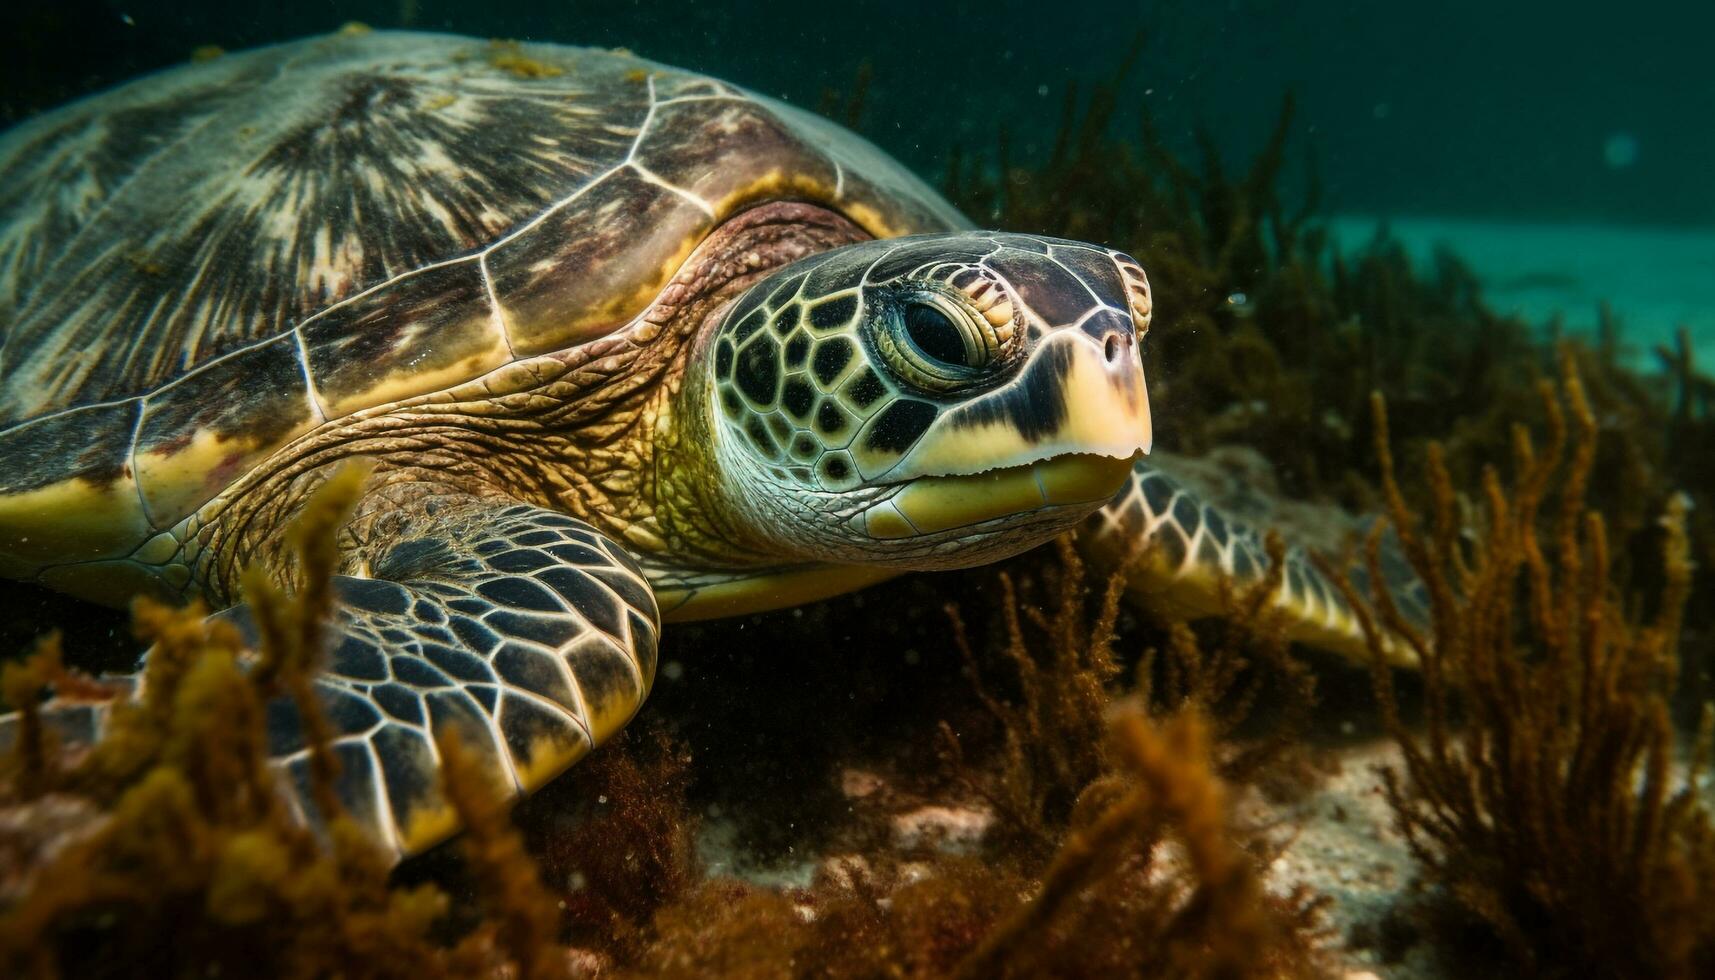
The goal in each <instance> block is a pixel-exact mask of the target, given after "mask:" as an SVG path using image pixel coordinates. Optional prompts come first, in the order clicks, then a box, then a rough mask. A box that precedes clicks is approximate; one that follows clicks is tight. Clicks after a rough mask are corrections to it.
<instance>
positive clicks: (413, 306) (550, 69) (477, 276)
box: [0, 32, 963, 576]
mask: <svg viewBox="0 0 1715 980" xmlns="http://www.w3.org/2000/svg"><path fill="white" fill-rule="evenodd" d="M0 187H3V188H5V190H0V228H3V229H4V230H3V231H0V324H3V325H0V330H3V331H4V333H3V334H0V573H4V574H9V575H13V576H19V575H30V574H36V573H39V572H40V571H41V570H42V569H44V568H47V567H49V566H52V565H56V564H60V563H64V562H91V561H97V562H99V561H106V560H115V559H124V558H126V557H128V556H131V555H133V553H135V552H138V551H139V549H144V550H147V549H148V548H150V547H153V545H152V544H146V543H147V542H152V541H154V540H155V539H156V538H157V537H158V535H159V533H160V532H162V531H164V530H165V529H167V528H170V527H172V526H173V525H174V524H176V523H177V522H178V521H180V520H181V519H183V518H184V517H186V516H187V515H189V514H190V513H192V512H194V511H195V510H196V509H197V508H198V507H200V506H201V505H202V504H203V503H205V502H207V501H208V500H210V499H211V498H213V497H214V496H215V495H217V494H218V493H219V492H220V490H221V489H223V488H224V487H225V486H226V485H228V484H230V483H231V482H232V481H233V480H234V479H236V478H237V477H238V476H240V475H242V474H243V473H244V472H246V471H247V470H249V469H250V468H251V467H253V466H254V465H255V464H256V463H257V462H259V461H260V460H262V459H264V458H266V457H267V456H269V455H271V454H272V453H274V452H276V451H278V450H279V449H280V448H281V447H283V446H285V445H286V444H288V443H290V442H291V441H292V440H294V439H296V438H298V437H300V436H301V435H303V434H305V433H307V432H309V431H310V430H312V429H314V428H315V427H317V426H319V425H322V424H324V423H326V422H328V421H329V420H332V419H337V418H339V417H342V416H344V415H347V414H350V413H351V412H355V411H360V410H363V409H367V408H372V407H375V406H378V405H384V404H387V403H390V402H393V401H397V400H399V399H402V398H408V397H412V396H415V395H420V394H424V393H427V392H431V391H436V390H441V389H445V388H447V387H451V386H453V385H456V384H459V383H461V382H465V381H469V380H471V379H474V378H477V377H480V376H482V375H483V374H485V373H487V372H488V371H491V370H494V369H496V368H498V367H500V366H503V365H504V364H506V363H507V362H509V361H511V360H514V359H517V358H519V357H525V356H530V355H534V354H540V353H545V352H548V351H554V350H561V349H565V348H568V347H572V346H576V345H578V344H581V343H584V342H587V341H589V340H591V339H594V338H596V337H599V336H603V335H605V334H606V333H608V332H611V331H612V330H613V329H615V328H616V327H618V326H621V325H623V324H625V323H627V322H630V320H631V319H633V318H634V317H635V316H636V314H637V313H639V312H640V311H641V310H642V309H643V308H644V307H645V306H646V305H647V303H648V302H649V301H650V300H651V299H652V298H653V297H654V296H655V295H656V294H657V293H658V292H659V290H660V288H661V287H663V286H664V285H665V284H666V282H667V281H668V279H670V277H671V276H672V274H673V273H674V272H675V271H676V270H677V269H678V267H679V266H680V264H682V262H683V260H684V258H685V257H686V256H687V255H688V254H689V253H690V251H691V250H692V249H693V248H695V246H696V244H697V243H698V242H699V241H701V239H702V238H703V237H704V236H706V235H707V233H708V231H709V230H710V229H711V228H713V227H714V226H715V225H716V224H718V223H719V222H720V221H722V220H724V219H725V218H726V217H728V216H730V215H731V214H733V213H736V212H738V211H740V210H743V209H744V208H746V207H749V206H751V205H753V204H755V203H758V202H759V201H762V200H767V199H778V198H781V197H790V198H793V199H807V200H813V201H818V202H824V203H826V204H828V205H830V206H832V207H835V208H838V209H841V210H843V211H844V212H845V213H847V214H848V216H850V217H852V218H853V220H854V221H857V222H858V223H859V224H860V225H862V226H863V227H865V228H866V229H868V230H869V231H870V232H871V233H872V234H876V235H878V236H881V235H896V234H907V233H912V232H917V231H930V230H938V229H942V228H946V227H951V226H956V225H959V224H962V223H963V219H962V218H960V217H959V216H958V214H957V212H956V211H954V210H953V209H952V208H951V207H950V206H948V205H947V204H946V203H945V202H944V201H942V200H941V199H940V198H939V196H937V195H936V194H935V193H934V192H933V191H932V190H930V189H929V188H928V187H926V186H924V185H922V184H921V183H920V182H917V181H916V180H915V178H913V177H911V176H910V175H909V173H908V172H906V171H905V170H904V169H903V168H901V167H899V165H898V164H896V163H894V162H892V161H891V160H889V159H887V158H886V157H885V156H884V155H883V154H881V153H880V152H879V151H876V150H874V148H872V147H869V146H868V144H866V143H863V142H862V141H861V140H859V139H857V138H856V137H855V136H851V135H850V134H847V133H844V132H843V131H841V130H838V129H837V127H833V126H832V125H831V124H827V123H824V122H821V121H820V120H817V119H815V118H814V117H812V116H809V115H808V114H806V113H802V112H800V111H798V110H794V109H791V108H789V107H785V106H783V105H781V104H779V103H776V102H773V101H772V100H767V99H763V98H758V97H754V96H751V95H750V94H748V93H745V92H743V91H742V90H740V89H737V88H734V87H732V86H729V85H726V84H724V83H721V82H718V81H715V80H712V79H708V78H704V77H701V76H697V75H694V74H688V73H684V72H680V71H677V70H674V69H670V68H666V67H663V66H660V65H656V64H653V63H650V62H647V61H643V60H641V59H637V58H635V57H632V56H630V55H627V54H623V53H615V52H608V51H602V50H595V49H583V48H568V47H563V46H558V45H523V46H511V47H503V48H499V49H497V48H495V47H492V46H490V45H489V44H487V43H485V42H482V41H476V40H472V39H468V38H462V37H454V36H447V35H428V34H413V33H388V32H374V33H370V34H366V35H362V36H334V37H325V38H316V39H310V40H306V41H300V42H293V43H289V44H284V45H278V46H275V47H271V48H264V49H260V50H257V51H253V52H249V53H244V54H238V55H229V56H226V57H223V58H220V59H218V60H216V61H214V62H212V63H208V64H200V65H190V66H185V67H182V68H178V69H174V70H171V71H168V72H165V73H162V74H160V75H156V76H153V77H150V78H145V79H142V80H139V81H137V82H133V83H131V84H129V85H126V86H123V87H121V88H119V89H116V90H114V91H112V92H109V93H106V94H104V95H99V96H96V97H93V98H91V99H88V100H85V101H83V102H80V103H77V104H75V105H72V106H69V107H66V108H64V109H61V110H58V111H56V112H53V113H50V114H47V115H45V116H43V117H41V118H39V119H37V120H34V121H32V122H31V123H29V124H27V125H26V126H23V127H20V128H19V129H17V130H15V131H14V132H12V133H10V134H7V135H6V136H5V137H4V138H0Z"/></svg>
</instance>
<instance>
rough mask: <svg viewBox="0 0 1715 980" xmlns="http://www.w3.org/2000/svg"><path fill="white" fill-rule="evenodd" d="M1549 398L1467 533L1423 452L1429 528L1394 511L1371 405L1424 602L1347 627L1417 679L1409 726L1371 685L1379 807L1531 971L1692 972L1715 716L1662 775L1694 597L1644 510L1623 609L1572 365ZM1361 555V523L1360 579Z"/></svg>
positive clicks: (1701, 942) (1707, 875)
mask: <svg viewBox="0 0 1715 980" xmlns="http://www.w3.org/2000/svg"><path fill="white" fill-rule="evenodd" d="M1561 388H1562V393H1561V394H1562V395H1563V399H1562V397H1561V395H1557V393H1556V392H1555V390H1554V389H1553V388H1552V387H1550V386H1549V385H1547V384H1546V383H1545V384H1544V385H1543V386H1542V388H1541V397H1542V400H1543V403H1544V410H1545V413H1546V415H1547V418H1548V420H1549V434H1548V444H1547V447H1546V448H1545V449H1541V450H1539V449H1538V448H1536V446H1535V445H1534V443H1533V441H1532V440H1531V438H1530V436H1529V435H1528V433H1527V431H1526V430H1525V429H1524V428H1523V427H1522V426H1521V427H1519V428H1518V429H1516V430H1515V435H1514V452H1513V457H1512V468H1513V478H1512V482H1511V485H1510V486H1508V485H1506V484H1503V482H1502V480H1501V478H1500V477H1499V476H1498V475H1497V471H1496V469H1494V468H1491V469H1489V470H1488V471H1486V472H1485V474H1484V478H1483V488H1482V490H1483V492H1482V499H1483V501H1484V503H1483V507H1482V509H1481V512H1480V514H1479V515H1477V516H1476V518H1475V527H1474V528H1473V527H1471V525H1470V524H1467V523H1465V519H1464V518H1462V517H1461V516H1460V515H1459V513H1458V500H1457V499H1456V497H1455V493H1454V490H1453V482H1452V480H1451V477H1450V476H1449V474H1448V471H1447V467H1446V462H1445V459H1444V458H1443V456H1442V454H1441V453H1440V452H1439V451H1438V450H1436V448H1435V447H1431V452H1430V453H1429V455H1428V458H1427V464H1426V466H1427V485H1428V489H1429V498H1430V500H1431V511H1430V517H1429V519H1428V520H1427V521H1425V520H1423V519H1421V518H1419V517H1418V516H1417V515H1416V514H1415V513H1413V511H1412V510H1411V509H1410V507H1409V506H1408V505H1407V504H1406V502H1405V497H1404V495H1403V494H1402V493H1401V492H1400V489H1399V485H1398V482H1397V479H1396V474H1395V469H1394V462H1393V458H1392V453H1391V449H1390V447H1389V443H1388V413H1387V411H1386V409H1385V403H1384V402H1383V401H1382V400H1381V399H1380V397H1379V396H1378V397H1377V399H1376V409H1375V412H1376V424H1375V428H1376V441H1377V447H1378V453H1379V455H1380V458H1381V466H1382V480H1383V484H1384V487H1385V491H1386V497H1387V501H1388V519H1389V521H1390V522H1391V523H1392V525H1393V527H1394V528H1395V529H1396V530H1397V531H1398V533H1399V536H1400V539H1401V541H1402V544H1403V547H1404V550H1405V552H1406V554H1407V555H1408V556H1409V558H1410V561H1411V563H1412V566H1413V567H1414V568H1415V569H1416V570H1417V573H1418V574H1419V575H1420V576H1421V577H1422V579H1423V581H1424V582H1425V583H1426V584H1427V586H1428V589H1429V594H1430V596H1431V599H1432V603H1431V605H1432V625H1431V627H1430V628H1429V629H1428V630H1427V631H1424V630H1420V629H1417V628H1415V627H1414V626H1413V625H1412V624H1410V623H1409V622H1407V621H1406V619H1405V618H1404V617H1402V616H1401V615H1400V613H1399V611H1398V609H1397V608H1395V607H1394V605H1393V603H1392V601H1391V599H1389V597H1387V596H1386V595H1385V594H1384V595H1381V596H1378V597H1377V601H1376V603H1375V605H1374V606H1373V608H1372V609H1371V610H1369V611H1365V612H1364V613H1363V618H1364V629H1365V633H1366V636H1367V638H1368V640H1369V643H1370V645H1371V648H1372V651H1373V652H1374V654H1375V656H1376V658H1377V663H1378V664H1380V663H1381V662H1382V656H1383V652H1384V648H1383V644H1384V642H1386V641H1385V638H1386V637H1388V636H1389V635H1392V636H1395V637H1401V638H1403V639H1404V641H1405V642H1407V643H1408V644H1409V645H1410V646H1411V648H1412V649H1413V650H1414V651H1415V652H1416V654H1417V656H1418V657H1419V659H1420V661H1421V663H1422V667H1423V672H1422V699H1423V707H1422V721H1421V725H1417V724H1409V723H1407V721H1405V720H1404V719H1403V718H1402V716H1401V712H1400V709H1399V701H1398V698H1397V696H1396V692H1395V687H1394V682H1393V678H1392V676H1391V675H1390V674H1389V673H1388V672H1387V671H1386V670H1385V669H1383V668H1381V667H1379V666H1378V668H1377V670H1376V673H1375V685H1376V694H1377V700H1378V702H1379V703H1380V706H1381V711H1382V715H1383V718H1384V721H1385V723H1386V726H1387V728H1388V730H1389V732H1390V733H1391V734H1392V735H1393V737H1394V738H1395V740H1396V741H1397V742H1398V743H1399V745H1400V747H1401V749H1402V750H1403V756H1404V765H1403V767H1402V769H1401V771H1389V772H1387V773H1386V774H1385V776H1386V789H1387V797H1388V802H1389V804H1390V806H1391V807H1392V809H1393V811H1394V814H1395V817H1396V819H1397V821H1398V823H1399V826H1400V829H1401V830H1402V831H1403V832H1404V833H1405V834H1406V835H1407V837H1408V838H1409V840H1410V843H1411V847H1412V851H1413V853H1414V854H1415V856H1416V858H1417V860H1418V862H1419V864H1420V866H1421V869H1422V872H1423V874H1424V875H1425V876H1426V877H1427V878H1428V879H1429V880H1430V881H1432V882H1433V883H1435V884H1436V885H1437V886H1439V888H1440V889H1441V896H1440V897H1441V898H1442V899H1443V900H1448V901H1451V902H1452V903H1455V904H1456V907H1457V911H1458V912H1459V913H1463V915H1464V917H1466V918H1474V919H1476V920H1477V921H1478V922H1480V923H1481V924H1482V926H1484V927H1486V928H1487V929H1488V930H1489V931H1491V932H1492V934H1493V936H1494V937H1495V938H1496V939H1497V940H1498V941H1499V944H1500V945H1501V946H1502V948H1503V949H1504V954H1505V955H1506V956H1507V957H1509V958H1510V959H1512V960H1513V961H1514V962H1515V964H1516V965H1517V966H1518V967H1522V968H1524V969H1525V970H1527V971H1529V973H1530V974H1531V975H1541V976H1638V977H1642V976H1649V977H1697V976H1709V975H1710V973H1711V971H1715V812H1712V810H1711V807H1710V802H1709V799H1708V798H1707V797H1706V796H1701V795H1700V793H1699V790H1698V780H1699V779H1700V778H1702V777H1704V776H1705V775H1706V772H1705V764H1706V762H1707V759H1708V751H1709V739H1710V737H1711V735H1712V734H1715V713H1712V712H1715V709H1711V708H1706V709H1705V712H1704V720H1703V724H1702V726H1701V730H1700V731H1699V733H1698V736H1697V741H1696V745H1695V748H1694V751H1693V754H1692V757H1691V759H1690V761H1689V762H1688V763H1687V764H1686V765H1685V767H1684V769H1683V771H1682V774H1679V775H1675V774H1674V772H1673V769H1674V762H1675V748H1676V739H1675V736H1674V731H1673V728H1672V726H1671V724H1670V721H1669V717H1670V711H1669V700H1668V699H1669V696H1670V694H1671V692H1672V689H1673V686H1674V683H1675V679H1676V675H1677V673H1678V668H1679V662H1678V658H1677V644H1678V640H1679V632H1680V620H1681V614H1682V611H1683V609H1684V606H1685V602H1686V599H1687V596H1688V594H1689V591H1690V587H1691V560H1690V553H1689V542H1688V540H1687V537H1686V531H1685V520H1686V503H1685V501H1684V499H1683V498H1680V499H1676V500H1675V501H1674V502H1673V503H1671V504H1670V506H1669V507H1668V508H1667V511H1666V513H1665V515H1664V516H1663V517H1662V518H1661V529H1662V532H1663V533H1662V545H1663V549H1662V551H1663V553H1662V555H1661V558H1660V562H1661V568H1662V578H1663V585H1662V588H1661V590H1660V593H1659V594H1658V596H1657V597H1656V603H1655V608H1654V610H1653V612H1650V613H1648V614H1647V615H1640V614H1639V613H1638V612H1636V611H1633V610H1628V609H1627V607H1626V606H1625V605H1624V604H1623V603H1622V602H1621V600H1620V597H1619V595H1618V592H1617V590H1616V588H1615V585H1614V582H1613V578H1612V570H1613V569H1612V558H1611V556H1610V554H1609V543H1608V536H1607V525H1606V522H1605V521H1604V519H1603V517H1602V515H1601V514H1599V513H1597V512H1594V511H1590V510H1587V509H1586V507H1585V490H1586V487H1587V486H1588V483H1589V480H1590V476H1591V468H1592V466H1593V465H1594V461H1595V459H1596V439H1597V424H1596V420H1595V418H1594V416H1593V415H1592V412H1591V407H1590V404H1589V402H1588V400H1587V398H1586V396H1585V393H1584V388H1583V384H1582V382H1581V380H1580V378H1579V376H1578V373H1577V368H1576V366H1575V362H1574V360H1573V359H1572V358H1571V357H1570V356H1568V357H1567V358H1566V360H1565V366H1564V368H1563V381H1562V385H1561ZM1562 400H1564V405H1563V404H1562ZM1470 531H1474V532H1475V533H1468V532H1470ZM1379 541H1380V526H1379V525H1378V529H1377V531H1376V532H1373V533H1372V534H1371V535H1370V537H1369V539H1368V543H1367V552H1368V562H1369V565H1370V568H1371V571H1372V574H1379V572H1380V569H1379V558H1378V554H1377V547H1378V543H1379ZM1345 588H1346V590H1347V594H1348V597H1349V598H1351V599H1352V600H1353V601H1354V604H1355V605H1358V606H1359V608H1360V610H1364V609H1365V607H1364V606H1363V605H1362V604H1361V603H1359V602H1358V601H1357V598H1358V597H1357V593H1356V591H1355V590H1353V589H1352V588H1351V587H1350V585H1349V584H1348V585H1347V586H1345Z"/></svg>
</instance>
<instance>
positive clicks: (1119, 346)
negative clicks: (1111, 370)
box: [1102, 333, 1125, 364]
mask: <svg viewBox="0 0 1715 980" xmlns="http://www.w3.org/2000/svg"><path fill="white" fill-rule="evenodd" d="M1124 349H1125V340H1124V339H1123V338H1121V337H1120V335H1119V334H1117V333H1110V334H1108V339H1107V341H1106V342H1104V343H1103V344H1102V354H1103V356H1105V357H1106V358H1107V359H1108V363H1109V364H1112V363H1114V362H1115V361H1117V360H1119V359H1120V351H1122V350H1124Z"/></svg>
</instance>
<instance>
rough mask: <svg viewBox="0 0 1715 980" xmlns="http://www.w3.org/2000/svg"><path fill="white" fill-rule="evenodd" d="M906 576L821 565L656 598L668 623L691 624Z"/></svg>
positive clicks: (662, 591) (876, 568)
mask: <svg viewBox="0 0 1715 980" xmlns="http://www.w3.org/2000/svg"><path fill="white" fill-rule="evenodd" d="M901 572H902V570H901V569H897V568H885V567H882V566H880V565H819V566H812V567H809V568H800V569H789V570H786V571H783V572H779V573H777V574H771V575H758V576H754V577H751V578H743V579H735V580H733V581H730V582H721V583H716V584H714V585H704V586H700V587H698V588H697V589H696V591H695V594H692V595H688V594H687V591H686V590H685V589H680V588H675V587H673V586H671V585H663V586H662V587H661V588H658V589H657V590H656V593H655V597H656V599H657V600H658V601H659V602H660V604H661V608H662V610H664V612H663V613H662V616H661V619H662V621H663V622H668V623H689V622H695V621H697V620H699V619H719V618H722V617H725V616H747V615H749V614H751V613H757V612H768V611H769V610H771V609H785V608H787V607H789V606H801V605H803V604H804V603H807V602H818V601H820V600H822V599H827V598H830V597H832V596H837V595H842V594H844V593H847V592H855V591H857V590H858V589H862V588H866V587H868V586H871V585H874V584H875V583H877V582H883V581H886V580H887V579H890V578H893V577H894V576H896V575H899V574H901Z"/></svg>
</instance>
